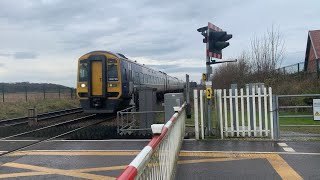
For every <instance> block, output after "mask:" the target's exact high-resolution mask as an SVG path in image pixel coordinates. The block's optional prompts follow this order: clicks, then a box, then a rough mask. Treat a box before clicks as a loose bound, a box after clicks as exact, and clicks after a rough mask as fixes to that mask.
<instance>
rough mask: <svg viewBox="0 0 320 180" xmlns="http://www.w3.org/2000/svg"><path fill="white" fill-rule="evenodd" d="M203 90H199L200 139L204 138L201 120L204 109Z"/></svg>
mask: <svg viewBox="0 0 320 180" xmlns="http://www.w3.org/2000/svg"><path fill="white" fill-rule="evenodd" d="M203 91H204V90H200V126H201V139H204V121H203V115H204V109H203Z"/></svg>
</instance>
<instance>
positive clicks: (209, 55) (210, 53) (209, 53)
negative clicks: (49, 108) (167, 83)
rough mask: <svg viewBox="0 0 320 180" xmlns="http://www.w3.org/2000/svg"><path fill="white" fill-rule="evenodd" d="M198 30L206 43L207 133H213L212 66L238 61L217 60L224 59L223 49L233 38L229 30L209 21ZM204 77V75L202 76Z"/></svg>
mask: <svg viewBox="0 0 320 180" xmlns="http://www.w3.org/2000/svg"><path fill="white" fill-rule="evenodd" d="M197 31H198V32H201V35H202V36H204V38H203V43H206V74H205V77H206V78H205V82H206V89H207V93H209V94H207V99H208V100H207V103H206V104H205V106H206V107H205V108H207V122H208V123H207V125H208V126H207V129H206V135H211V134H212V119H211V114H212V98H211V94H210V93H212V89H213V85H212V78H211V77H212V76H211V74H212V69H211V67H210V65H211V64H218V63H225V62H236V61H237V60H235V61H216V60H215V59H213V58H216V59H222V49H224V48H226V47H228V46H229V42H226V41H228V40H229V39H231V38H232V34H227V32H225V31H223V30H222V29H221V28H219V27H217V26H215V25H213V24H212V23H210V22H208V26H205V27H202V28H199V29H197ZM202 77H204V75H203V76H202Z"/></svg>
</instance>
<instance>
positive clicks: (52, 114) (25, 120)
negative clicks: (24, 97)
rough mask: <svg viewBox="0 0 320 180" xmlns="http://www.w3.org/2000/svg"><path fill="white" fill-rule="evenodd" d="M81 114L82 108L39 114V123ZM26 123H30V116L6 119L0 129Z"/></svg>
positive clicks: (0, 124)
mask: <svg viewBox="0 0 320 180" xmlns="http://www.w3.org/2000/svg"><path fill="white" fill-rule="evenodd" d="M81 112H83V110H82V108H80V107H79V108H71V109H64V110H59V111H52V112H47V113H43V114H38V115H37V121H43V120H48V119H52V118H57V117H61V116H67V115H71V114H76V113H81ZM26 123H28V116H24V117H19V118H12V119H5V120H1V121H0V128H2V127H10V126H15V125H21V124H26Z"/></svg>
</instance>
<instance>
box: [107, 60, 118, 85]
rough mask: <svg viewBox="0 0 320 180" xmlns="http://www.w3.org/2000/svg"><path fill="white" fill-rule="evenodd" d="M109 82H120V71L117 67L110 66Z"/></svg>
mask: <svg viewBox="0 0 320 180" xmlns="http://www.w3.org/2000/svg"><path fill="white" fill-rule="evenodd" d="M108 81H118V69H117V65H115V64H109V65H108Z"/></svg>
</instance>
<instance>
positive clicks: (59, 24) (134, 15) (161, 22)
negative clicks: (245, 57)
mask: <svg viewBox="0 0 320 180" xmlns="http://www.w3.org/2000/svg"><path fill="white" fill-rule="evenodd" d="M319 7H320V1H318V0H309V1H303V0H301V1H293V0H282V1H279V0H268V1H254V0H252V1H246V0H224V1H216V0H207V1H204V0H203V1H197V0H193V1H191V0H183V1H182V0H181V1H179V0H176V1H173V0H168V1H166V0H161V1H155V0H149V1H142V0H141V1H140V0H134V1H133V0H131V1H129V0H128V1H126V0H121V1H107V0H100V1H99V0H97V1H93V0H90V1H89V0H87V1H84V0H74V1H73V0H72V1H71V0H70V1H66V0H64V1H62V0H34V1H32V0H1V1H0V41H1V43H0V82H21V81H29V82H49V83H58V84H63V85H67V86H73V87H74V86H75V84H76V68H77V64H76V63H77V59H78V58H79V57H80V56H81V55H83V54H85V53H87V52H90V51H93V50H108V51H113V52H120V53H122V54H124V55H126V56H127V57H130V58H132V59H134V60H137V61H138V62H140V63H144V64H146V65H152V67H154V68H157V69H159V70H163V71H165V72H167V73H168V74H171V75H173V76H177V77H180V78H184V75H185V73H188V74H190V75H191V80H194V81H199V79H200V77H201V73H202V72H204V71H205V68H204V67H205V44H203V43H202V36H201V35H200V33H198V32H197V31H196V29H197V28H199V27H202V26H206V25H207V23H208V21H210V22H212V23H213V24H215V25H217V26H219V27H220V28H222V29H223V30H226V31H227V32H228V33H231V34H233V38H232V39H231V40H230V46H229V47H227V48H226V49H224V50H223V56H224V58H237V57H238V56H239V54H240V53H241V52H242V51H243V50H246V49H247V48H249V46H250V39H251V38H252V37H254V36H261V35H263V34H264V33H265V32H266V30H267V29H268V28H270V27H271V26H272V24H274V25H276V26H278V27H279V29H280V32H281V33H282V34H283V38H284V39H285V42H286V58H285V60H284V62H283V64H284V65H289V64H293V63H297V62H301V61H304V55H305V49H306V43H307V32H308V30H313V29H320V21H319V19H320V13H319Z"/></svg>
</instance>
